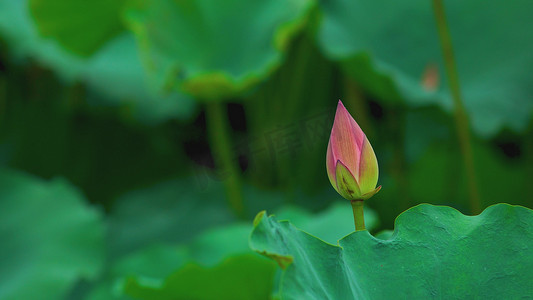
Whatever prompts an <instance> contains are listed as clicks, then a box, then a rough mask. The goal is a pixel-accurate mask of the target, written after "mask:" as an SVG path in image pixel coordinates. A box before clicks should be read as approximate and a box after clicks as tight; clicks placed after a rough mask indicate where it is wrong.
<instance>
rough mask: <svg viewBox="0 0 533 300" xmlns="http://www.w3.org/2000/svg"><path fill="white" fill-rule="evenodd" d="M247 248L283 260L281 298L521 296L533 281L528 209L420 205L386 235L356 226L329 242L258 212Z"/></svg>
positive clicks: (532, 218) (532, 234) (531, 220)
mask: <svg viewBox="0 0 533 300" xmlns="http://www.w3.org/2000/svg"><path fill="white" fill-rule="evenodd" d="M254 223H255V228H254V231H253V233H252V236H251V240H250V243H251V247H252V248H253V249H254V250H255V251H257V252H259V253H261V254H264V255H266V256H268V257H270V258H272V259H274V260H276V261H277V262H278V263H280V265H282V266H285V271H284V274H283V276H282V282H281V287H280V289H281V296H282V298H286V299H354V298H361V299H385V298H388V297H390V295H395V297H397V298H407V299H429V298H435V297H436V298H446V299H449V298H458V297H459V298H472V297H474V298H475V297H479V298H496V299H500V298H506V299H509V298H517V299H518V298H524V297H526V298H527V297H528V296H530V295H531V286H530V282H531V280H532V279H533V278H532V274H531V268H533V252H532V250H533V249H532V248H531V247H530V245H531V243H532V240H533V231H532V228H533V210H530V209H527V208H525V207H520V206H511V205H508V204H498V205H495V206H491V207H489V208H487V209H486V210H485V211H484V212H483V213H482V214H481V215H478V216H473V217H472V216H465V215H463V214H461V213H460V212H458V211H457V210H454V209H453V208H450V207H439V206H431V205H427V204H425V205H419V206H416V207H414V208H411V209H409V210H407V211H406V212H404V213H403V214H401V215H400V216H399V217H398V219H397V220H396V226H395V231H394V233H393V235H392V237H390V239H388V240H381V239H377V238H374V237H373V236H371V235H370V234H369V233H368V231H358V232H355V233H352V234H351V235H349V236H347V237H345V238H344V239H342V240H340V241H339V245H338V246H334V245H330V244H327V243H324V242H322V241H320V240H319V239H317V238H315V237H313V236H311V235H309V234H306V233H305V232H303V231H301V230H299V229H297V228H296V227H294V226H292V225H291V224H290V223H288V222H278V221H276V219H274V218H272V217H268V218H267V217H266V216H265V215H264V214H260V215H258V217H257V219H256V221H255V222H254Z"/></svg>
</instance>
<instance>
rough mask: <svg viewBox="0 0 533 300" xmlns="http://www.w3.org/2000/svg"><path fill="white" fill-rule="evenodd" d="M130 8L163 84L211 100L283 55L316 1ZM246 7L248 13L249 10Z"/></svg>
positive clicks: (202, 1)
mask: <svg viewBox="0 0 533 300" xmlns="http://www.w3.org/2000/svg"><path fill="white" fill-rule="evenodd" d="M139 2H140V4H139V5H138V6H137V7H132V8H131V9H130V10H129V11H128V12H127V13H126V20H127V21H128V24H129V27H130V28H131V30H132V31H133V32H134V33H135V34H136V36H137V37H138V39H139V44H140V46H141V49H142V50H143V54H144V56H143V57H144V59H145V64H146V66H147V69H148V71H149V72H151V73H152V75H153V77H154V78H155V79H156V82H158V83H159V85H160V86H161V87H162V88H169V87H172V86H175V83H176V82H179V83H180V84H179V86H181V87H183V89H184V90H186V91H188V92H189V93H191V94H193V95H195V96H197V97H200V98H206V99H220V98H224V97H228V96H232V95H235V94H236V93H238V92H241V91H243V90H244V89H246V88H247V87H249V86H251V85H252V84H253V83H256V82H258V81H259V80H261V79H263V78H264V77H265V76H266V75H267V74H268V73H270V72H271V71H272V70H273V69H274V68H276V67H277V66H278V65H279V64H280V63H281V60H282V56H283V52H284V51H285V50H286V47H287V44H288V42H289V38H290V37H291V36H292V35H293V34H294V33H295V32H297V31H298V30H299V29H300V28H301V27H302V26H303V25H304V24H305V21H306V16H307V13H308V11H309V10H310V8H311V7H312V6H313V4H314V1H311V0H290V1H282V0H275V1H268V2H265V1H258V0H253V1H238V0H231V1H224V2H220V1H213V0H186V1H172V0H162V1H154V0H144V1H139ZM243 12H246V13H243Z"/></svg>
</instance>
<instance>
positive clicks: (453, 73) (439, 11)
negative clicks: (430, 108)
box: [433, 0, 481, 213]
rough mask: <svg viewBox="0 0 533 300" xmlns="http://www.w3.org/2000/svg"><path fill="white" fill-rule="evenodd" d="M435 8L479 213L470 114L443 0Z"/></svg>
mask: <svg viewBox="0 0 533 300" xmlns="http://www.w3.org/2000/svg"><path fill="white" fill-rule="evenodd" d="M433 10H434V13H435V20H436V23H437V29H438V32H439V39H440V44H441V47H442V53H443V56H444V65H445V68H446V75H447V77H448V82H449V85H450V90H451V93H452V99H453V103H454V110H455V113H454V115H455V125H456V130H457V135H458V137H459V144H460V147H461V154H462V156H463V163H464V166H465V170H466V176H467V182H468V189H469V194H470V195H469V196H470V197H469V199H470V210H471V211H472V213H479V212H480V211H481V204H480V197H479V192H478V189H477V183H476V175H475V168H474V159H473V155H472V144H471V141H470V129H469V125H468V115H467V113H466V110H465V108H464V105H463V100H462V97H461V89H460V85H459V76H458V72H457V66H456V63H455V58H454V54H453V46H452V39H451V36H450V32H449V29H448V24H447V22H446V14H445V12H444V6H443V4H442V0H433Z"/></svg>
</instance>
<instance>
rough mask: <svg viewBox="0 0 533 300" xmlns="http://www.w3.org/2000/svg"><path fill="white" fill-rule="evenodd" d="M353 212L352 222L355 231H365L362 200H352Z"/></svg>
mask: <svg viewBox="0 0 533 300" xmlns="http://www.w3.org/2000/svg"><path fill="white" fill-rule="evenodd" d="M350 203H351V204H352V210H353V221H354V223H355V231H361V230H366V227H365V215H364V212H363V210H364V209H363V206H364V201H363V200H352V201H350Z"/></svg>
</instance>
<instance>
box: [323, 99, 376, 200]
mask: <svg viewBox="0 0 533 300" xmlns="http://www.w3.org/2000/svg"><path fill="white" fill-rule="evenodd" d="M326 169H327V173H328V178H329V180H330V182H331V185H332V186H333V188H334V189H335V190H336V191H337V192H338V193H339V194H340V195H341V196H342V197H344V198H346V199H348V200H352V201H353V200H366V199H368V198H370V197H372V196H373V195H375V194H376V193H377V192H378V191H379V190H380V189H381V186H379V187H377V188H376V185H377V183H378V175H379V171H378V161H377V159H376V155H375V154H374V150H373V149H372V145H370V142H369V141H368V138H367V137H366V135H365V134H364V132H363V130H361V128H360V127H359V125H358V124H357V122H355V120H354V118H353V117H352V116H351V115H350V113H349V112H348V110H346V108H345V107H344V105H343V104H342V101H341V100H339V103H338V105H337V112H336V113H335V120H334V122H333V128H332V129H331V135H330V137H329V143H328V149H327V154H326Z"/></svg>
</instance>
